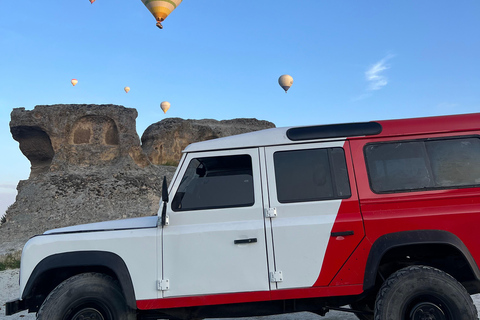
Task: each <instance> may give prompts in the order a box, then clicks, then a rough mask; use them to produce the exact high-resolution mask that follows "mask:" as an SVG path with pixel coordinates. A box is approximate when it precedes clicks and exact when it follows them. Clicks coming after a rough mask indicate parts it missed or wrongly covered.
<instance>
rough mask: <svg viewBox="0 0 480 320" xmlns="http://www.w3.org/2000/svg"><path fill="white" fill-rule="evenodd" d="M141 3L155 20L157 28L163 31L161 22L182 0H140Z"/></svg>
mask: <svg viewBox="0 0 480 320" xmlns="http://www.w3.org/2000/svg"><path fill="white" fill-rule="evenodd" d="M142 2H143V4H144V5H145V7H147V9H148V10H149V11H150V12H151V13H152V14H153V16H154V17H155V19H156V20H157V27H159V28H160V29H163V26H162V24H161V22H163V20H165V19H166V18H167V17H168V15H169V14H170V13H172V11H173V10H175V9H176V8H177V6H178V5H179V4H180V2H182V0H142Z"/></svg>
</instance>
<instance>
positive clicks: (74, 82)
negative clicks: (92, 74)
mask: <svg viewBox="0 0 480 320" xmlns="http://www.w3.org/2000/svg"><path fill="white" fill-rule="evenodd" d="M70 82H71V83H72V85H73V86H75V85H76V84H77V83H78V80H77V79H72V81H70Z"/></svg>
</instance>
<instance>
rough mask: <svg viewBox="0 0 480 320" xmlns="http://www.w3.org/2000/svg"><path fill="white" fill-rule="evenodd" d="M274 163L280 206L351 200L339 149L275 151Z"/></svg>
mask: <svg viewBox="0 0 480 320" xmlns="http://www.w3.org/2000/svg"><path fill="white" fill-rule="evenodd" d="M273 160H274V165H275V180H276V187H277V198H278V201H279V202H280V203H290V202H304V201H318V200H327V199H340V198H349V197H350V196H351V191H350V185H349V181H348V174H347V165H346V162H345V153H344V151H343V149H342V148H329V149H307V150H294V151H278V152H275V153H274V155H273Z"/></svg>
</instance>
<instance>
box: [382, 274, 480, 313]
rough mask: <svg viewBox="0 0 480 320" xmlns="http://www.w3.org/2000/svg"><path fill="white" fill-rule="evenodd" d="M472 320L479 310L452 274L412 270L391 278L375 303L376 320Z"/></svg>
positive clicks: (384, 285) (384, 284) (383, 286)
mask: <svg viewBox="0 0 480 320" xmlns="http://www.w3.org/2000/svg"><path fill="white" fill-rule="evenodd" d="M423 319H429V320H473V319H478V318H477V309H476V308H475V305H474V304H473V301H472V298H471V297H470V295H469V294H468V292H467V290H465V288H464V287H463V286H462V285H461V284H460V283H459V282H458V281H457V280H455V279H454V278H453V277H452V276H450V275H449V274H447V273H445V272H443V271H441V270H438V269H435V268H432V267H427V266H410V267H406V268H403V269H401V270H398V271H397V272H395V273H394V274H392V275H391V276H390V277H389V278H388V279H387V280H386V281H385V282H384V283H383V285H382V287H381V288H380V291H379V292H378V295H377V301H376V303H375V320H423Z"/></svg>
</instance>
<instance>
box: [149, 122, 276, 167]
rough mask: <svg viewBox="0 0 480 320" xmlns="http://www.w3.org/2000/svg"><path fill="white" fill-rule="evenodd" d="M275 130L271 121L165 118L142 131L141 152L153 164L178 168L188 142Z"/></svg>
mask: <svg viewBox="0 0 480 320" xmlns="http://www.w3.org/2000/svg"><path fill="white" fill-rule="evenodd" d="M274 127H275V125H274V124H273V123H271V122H268V121H264V120H257V119H233V120H222V121H217V120H213V119H203V120H184V119H180V118H167V119H164V120H162V121H160V122H157V123H155V124H152V125H151V126H149V127H148V128H147V129H146V130H145V132H144V133H143V135H142V149H143V151H144V152H145V153H146V154H147V155H148V158H149V160H150V161H151V162H152V163H153V164H156V165H167V164H169V165H177V164H178V161H179V160H180V158H181V156H182V154H181V153H182V150H183V149H185V147H186V146H188V145H189V144H190V143H193V142H198V141H204V140H211V139H216V138H221V137H226V136H231V135H235V134H240V133H246V132H251V131H257V130H263V129H268V128H274Z"/></svg>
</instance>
